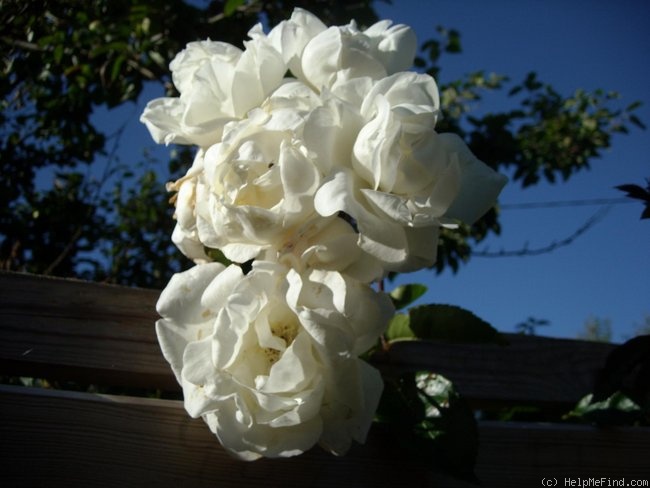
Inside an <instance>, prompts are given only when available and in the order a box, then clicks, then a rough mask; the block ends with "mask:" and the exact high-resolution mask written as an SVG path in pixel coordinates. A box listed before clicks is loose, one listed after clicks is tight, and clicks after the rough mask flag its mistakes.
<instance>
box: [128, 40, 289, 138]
mask: <svg viewBox="0 0 650 488" xmlns="http://www.w3.org/2000/svg"><path fill="white" fill-rule="evenodd" d="M244 44H245V47H246V49H245V50H244V51H241V50H240V49H238V48H236V47H235V46H232V45H230V44H227V43H223V42H212V41H203V42H195V43H190V44H189V45H188V46H187V48H186V49H185V50H184V51H182V52H181V53H179V54H178V55H177V56H176V58H174V60H173V61H172V62H171V64H170V69H171V70H172V79H173V81H174V84H175V86H176V88H177V89H178V91H179V92H180V97H178V98H170V97H163V98H157V99H154V100H152V101H150V102H149V103H148V104H147V106H146V107H145V110H144V112H143V113H142V116H141V117H140V120H141V121H142V122H143V123H144V124H145V125H146V126H147V128H148V129H149V132H150V133H151V136H152V137H153V139H154V140H155V141H156V142H158V143H165V144H171V143H176V144H196V145H198V146H200V147H207V146H210V145H211V144H215V143H217V142H219V141H220V140H221V134H222V131H223V127H224V126H225V125H226V124H227V123H228V122H230V121H232V120H238V119H241V118H243V117H245V116H246V114H247V112H248V111H249V110H251V109H252V108H254V107H259V106H260V105H261V104H262V102H263V101H264V100H265V99H266V97H267V96H268V95H269V94H270V93H271V92H272V91H273V90H275V89H276V88H277V87H278V86H280V84H281V82H282V79H283V78H284V74H285V72H286V65H285V63H284V61H283V60H282V57H281V55H280V53H278V52H277V51H276V50H275V49H274V48H273V47H272V46H271V44H270V43H269V42H268V40H267V39H265V38H263V37H260V36H256V37H255V38H254V39H252V40H250V41H247V42H245V43H244Z"/></svg>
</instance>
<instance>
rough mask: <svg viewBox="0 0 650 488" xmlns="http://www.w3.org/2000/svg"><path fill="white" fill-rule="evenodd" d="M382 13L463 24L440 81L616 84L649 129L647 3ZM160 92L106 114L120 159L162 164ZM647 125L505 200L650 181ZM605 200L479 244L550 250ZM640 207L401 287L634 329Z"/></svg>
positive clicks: (411, 3) (511, 315)
mask: <svg viewBox="0 0 650 488" xmlns="http://www.w3.org/2000/svg"><path fill="white" fill-rule="evenodd" d="M377 6H378V11H379V13H380V16H381V17H383V18H389V19H392V20H394V21H396V22H401V23H406V24H409V25H411V26H412V27H413V28H414V29H415V31H416V33H417V34H418V38H419V40H420V41H423V40H426V39H427V38H430V37H431V36H432V35H433V33H434V29H435V27H436V26H437V25H442V26H445V27H447V28H455V29H457V30H459V31H460V33H461V36H462V37H461V39H462V45H463V53H462V54H460V55H447V56H445V57H443V59H442V62H441V65H442V68H443V69H442V72H441V75H440V79H439V82H441V83H444V82H446V81H451V80H454V79H457V78H459V77H460V76H462V75H463V74H464V73H468V72H473V71H477V70H480V69H484V70H486V71H494V72H497V73H500V74H505V75H508V76H509V77H510V78H511V79H512V80H513V82H518V81H521V80H522V79H523V77H524V76H525V75H526V74H527V73H528V72H529V71H536V72H537V73H538V75H539V78H540V79H541V80H542V81H544V82H547V83H550V84H552V85H553V86H554V87H555V88H556V89H557V90H558V91H559V92H560V93H562V94H566V95H568V94H571V93H573V92H574V91H575V90H576V89H577V88H584V89H586V90H595V89H597V88H603V89H605V90H616V91H619V92H620V93H621V95H622V99H621V106H624V105H627V104H629V103H631V102H632V101H635V100H640V101H642V102H644V106H643V107H642V108H641V109H640V110H639V112H638V115H639V116H640V118H641V119H642V120H643V121H644V122H645V123H646V124H648V125H650V96H649V95H648V91H647V89H648V87H650V64H649V63H648V62H647V61H646V59H647V56H648V53H650V30H648V29H647V27H646V25H645V23H646V22H647V19H648V18H650V2H642V1H631V0H627V1H617V2H611V1H604V0H590V1H586V0H584V1H578V0H570V1H560V0H544V1H541V0H540V1H533V0H527V1H515V0H507V1H506V0H495V1H492V2H482V1H478V0H463V1H462V2H460V1H452V0H441V1H425V0H420V1H416V0H406V1H405V0H401V1H399V0H395V1H394V3H393V5H385V4H382V3H378V4H377ZM161 95H162V93H161V90H160V89H159V88H157V89H156V90H155V91H154V90H151V89H148V90H146V91H145V93H143V96H142V98H141V100H142V104H141V106H140V107H134V106H127V107H122V108H120V109H119V110H117V111H111V112H109V113H106V111H105V110H99V111H98V113H97V117H98V118H101V123H102V126H103V127H105V128H106V132H107V133H111V132H112V131H114V130H115V129H117V128H118V127H119V126H120V125H121V124H122V123H124V121H125V120H128V121H129V125H128V129H127V131H126V132H125V134H124V135H123V137H122V140H121V141H120V144H121V150H120V158H121V159H122V160H123V161H129V160H133V158H138V157H139V155H140V154H141V153H142V151H143V150H144V148H148V149H149V150H153V151H154V152H155V153H156V154H157V155H158V156H159V157H160V158H161V161H164V160H165V158H166V157H167V154H168V149H165V148H163V147H161V146H155V145H154V144H153V141H152V140H151V138H150V136H149V134H148V133H147V131H146V129H145V128H144V126H143V125H141V124H139V123H138V122H137V119H138V117H139V114H140V112H141V110H142V106H143V105H144V103H145V102H146V100H148V99H151V98H153V97H157V96H161ZM503 103H504V101H503V97H494V98H493V99H490V98H486V99H485V100H484V101H482V102H481V103H480V104H479V105H477V107H476V108H477V110H481V111H485V110H488V111H489V110H496V109H500V108H502V105H501V104H503ZM649 154H650V131H641V130H638V129H633V130H632V131H631V134H629V135H626V136H616V137H615V138H614V140H613V145H612V148H610V150H608V151H607V152H606V154H605V155H604V157H603V158H601V159H599V160H596V161H594V162H593V165H592V169H591V170H590V171H587V172H582V173H579V174H577V175H576V176H574V177H573V178H571V180H570V181H569V182H567V183H564V184H556V185H553V186H551V185H546V184H541V185H538V186H535V187H533V188H529V189H526V190H521V189H520V188H519V187H518V186H517V185H516V184H512V185H508V186H507V187H506V188H505V190H504V191H503V193H502V195H501V198H500V202H501V203H502V204H503V205H509V204H518V203H524V202H548V201H563V200H580V199H595V198H598V199H600V198H604V199H610V198H619V197H621V196H622V193H620V192H619V191H617V190H615V189H613V187H614V186H615V185H619V184H624V183H636V184H641V183H643V182H644V181H645V178H647V177H650V157H649ZM600 208H601V207H598V206H584V207H560V208H542V209H532V210H531V209H528V210H507V209H504V210H503V211H502V225H503V233H502V235H501V236H499V237H495V238H491V239H489V240H488V241H487V242H485V243H484V244H482V245H481V246H479V250H482V249H486V248H489V250H492V251H498V250H501V249H505V250H509V249H520V248H522V246H524V245H525V244H526V243H527V244H528V246H529V247H530V248H537V247H542V246H545V245H548V244H549V243H551V242H553V241H558V240H561V239H563V238H565V237H567V236H569V235H571V234H572V233H573V232H574V231H575V230H576V229H577V228H579V227H580V226H582V225H583V224H584V223H585V221H586V220H587V219H589V218H590V217H591V216H592V215H593V214H594V213H595V212H597V211H599V209H600ZM642 208H643V207H642V205H641V204H640V203H629V204H620V205H614V206H612V207H611V208H609V210H608V211H607V213H606V215H605V217H604V218H603V219H602V220H600V221H599V222H598V223H597V224H596V225H595V226H594V227H592V228H591V229H590V230H589V231H588V232H587V233H586V234H584V235H582V236H581V237H579V238H578V239H577V240H575V242H573V243H572V244H571V245H569V246H566V247H563V248H560V249H557V250H556V251H554V252H552V253H550V254H544V255H541V256H537V257H516V258H479V257H476V258H473V259H472V260H471V261H470V262H469V263H468V264H467V265H466V266H464V267H463V268H461V270H460V272H459V273H458V274H457V275H453V274H452V273H450V272H445V273H443V274H442V275H440V276H436V275H435V273H433V272H420V273H416V274H415V275H412V276H403V277H401V280H400V282H419V283H424V284H426V285H427V286H428V287H429V292H428V293H427V295H426V296H425V297H424V299H423V300H421V301H420V303H424V302H436V303H450V304H455V305H460V306H462V307H464V308H467V309H469V310H471V311H473V312H474V313H476V314H477V315H479V316H480V317H482V318H483V319H485V320H487V321H488V322H490V323H492V324H493V325H494V326H495V327H497V328H498V329H500V330H503V331H514V327H515V325H516V324H517V323H519V322H522V321H524V320H526V319H527V318H528V317H534V318H537V319H545V320H548V321H549V322H550V326H549V327H544V328H541V329H539V333H540V334H543V335H548V336H555V337H576V335H577V334H578V332H579V331H580V330H582V328H583V324H584V322H585V320H586V319H588V318H589V317H590V316H591V317H598V318H601V319H609V320H611V323H612V332H613V338H614V339H615V340H619V341H620V340H622V339H624V338H625V337H626V336H630V335H631V334H632V331H633V330H634V328H635V326H636V325H638V324H640V323H641V322H642V321H643V318H644V316H646V315H650V256H649V250H650V221H647V220H646V221H641V220H639V216H640V214H641V211H642Z"/></svg>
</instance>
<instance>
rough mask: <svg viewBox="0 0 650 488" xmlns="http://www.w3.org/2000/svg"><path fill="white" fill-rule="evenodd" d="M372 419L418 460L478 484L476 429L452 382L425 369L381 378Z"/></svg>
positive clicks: (467, 408)
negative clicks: (381, 386)
mask: <svg viewBox="0 0 650 488" xmlns="http://www.w3.org/2000/svg"><path fill="white" fill-rule="evenodd" d="M385 380H386V385H385V388H384V392H383V393H382V397H381V401H380V403H379V407H378V409H377V415H376V417H375V420H376V421H378V422H380V423H381V424H382V425H384V426H385V427H387V428H388V429H389V430H390V431H391V432H392V434H393V436H394V439H395V443H396V444H397V445H398V446H400V447H401V448H402V449H403V450H405V451H406V452H408V454H409V456H411V457H412V458H413V459H414V460H415V461H416V462H417V463H419V464H421V465H424V466H429V467H431V468H434V469H435V468H437V469H439V470H441V471H444V472H446V473H448V474H451V475H453V476H455V477H457V478H460V479H463V480H467V481H470V482H477V479H476V476H475V474H474V465H475V463H476V456H477V453H478V429H477V424H476V420H475V418H474V414H473V412H472V410H471V409H470V408H469V406H468V405H467V403H466V402H465V400H464V399H463V398H462V397H461V396H460V395H459V394H458V393H457V392H456V391H455V390H454V388H453V385H452V383H451V382H450V381H449V380H448V379H446V378H444V377H443V376H441V375H438V374H434V373H430V372H428V371H424V372H422V371H421V372H416V373H413V372H411V373H404V374H401V375H397V376H391V375H388V376H386V377H385Z"/></svg>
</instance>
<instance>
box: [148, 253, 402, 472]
mask: <svg viewBox="0 0 650 488" xmlns="http://www.w3.org/2000/svg"><path fill="white" fill-rule="evenodd" d="M158 309H159V312H160V313H161V315H162V316H163V318H162V319H161V320H159V321H158V325H157V328H156V331H157V333H158V339H159V341H160V343H161V346H163V351H164V352H165V358H166V359H167V360H168V361H169V362H170V364H172V366H173V368H174V371H175V372H178V373H177V379H178V380H179V382H180V383H181V385H182V387H183V392H184V398H185V407H186V409H187V411H188V413H189V414H190V415H192V416H193V417H202V418H203V419H204V420H205V421H206V423H207V424H208V426H209V427H210V429H211V430H212V431H213V432H214V433H215V434H216V435H217V437H218V438H219V440H220V441H221V442H222V444H223V445H224V447H225V448H226V449H228V450H230V451H231V452H232V453H233V454H235V455H237V456H239V457H241V458H242V459H249V460H250V459H255V458H258V457H260V456H266V457H287V456H293V455H297V454H300V453H302V452H304V451H305V450H307V449H309V448H311V447H312V446H313V445H314V444H316V443H318V442H321V443H322V445H323V446H324V447H325V448H327V449H329V450H331V451H332V452H333V453H335V454H343V453H344V452H345V451H346V450H347V449H348V448H349V446H350V443H351V442H352V440H356V441H358V442H363V441H364V440H365V435H366V433H367V430H368V428H369V426H370V423H371V421H372V416H373V413H374V410H375V408H376V406H377V402H378V401H379V396H380V394H381V389H382V383H381V379H380V377H379V375H378V373H376V372H375V371H374V370H373V369H372V368H370V367H369V366H367V365H365V364H363V362H362V361H361V360H359V359H358V358H357V357H356V354H358V352H359V351H362V350H363V349H364V348H367V347H369V346H370V345H372V343H373V342H374V341H375V340H376V339H377V335H378V333H379V332H380V331H381V330H383V328H384V327H385V326H386V324H387V321H388V319H389V317H390V315H389V314H390V312H391V311H392V304H391V302H390V300H389V299H388V298H387V297H386V296H385V295H383V294H378V293H377V292H374V291H373V290H371V289H370V288H369V287H368V285H365V284H362V283H358V282H356V281H354V280H351V279H350V278H346V277H344V276H342V275H340V274H338V273H336V272H317V271H311V272H307V273H306V274H304V275H302V276H301V275H299V274H298V273H296V271H294V270H287V269H286V268H284V267H282V266H281V265H278V264H275V263H270V262H259V261H258V262H256V263H255V264H254V265H253V269H252V271H250V272H249V273H248V274H247V275H246V276H244V275H243V274H242V273H241V271H240V270H239V268H238V267H236V266H234V265H233V266H230V267H228V268H224V267H223V266H221V265H218V264H205V265H200V266H195V267H194V268H192V269H191V270H189V271H187V272H184V273H181V274H178V275H175V277H174V278H173V279H172V281H171V282H170V285H169V286H168V288H167V289H166V290H165V291H164V292H163V295H162V296H161V300H160V302H159V307H158ZM307 316H308V317H307ZM329 323H331V324H335V325H336V326H335V327H333V328H329V327H328V326H327V324H329ZM198 330H200V331H201V333H200V334H197V331H198ZM337 337H338V338H339V339H340V340H338V342H339V343H340V346H341V347H337V348H336V350H331V349H329V348H328V347H327V346H326V345H325V344H330V343H331V342H332V340H336V338H337ZM335 342H336V341H335ZM321 437H322V440H321Z"/></svg>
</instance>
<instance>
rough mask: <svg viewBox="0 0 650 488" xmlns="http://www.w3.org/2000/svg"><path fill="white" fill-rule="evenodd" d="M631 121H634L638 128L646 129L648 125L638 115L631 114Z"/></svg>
mask: <svg viewBox="0 0 650 488" xmlns="http://www.w3.org/2000/svg"><path fill="white" fill-rule="evenodd" d="M630 122H632V123H633V124H634V125H636V126H637V127H638V128H640V129H643V130H645V129H646V126H645V124H644V123H643V122H641V119H639V117H637V116H636V115H630Z"/></svg>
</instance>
